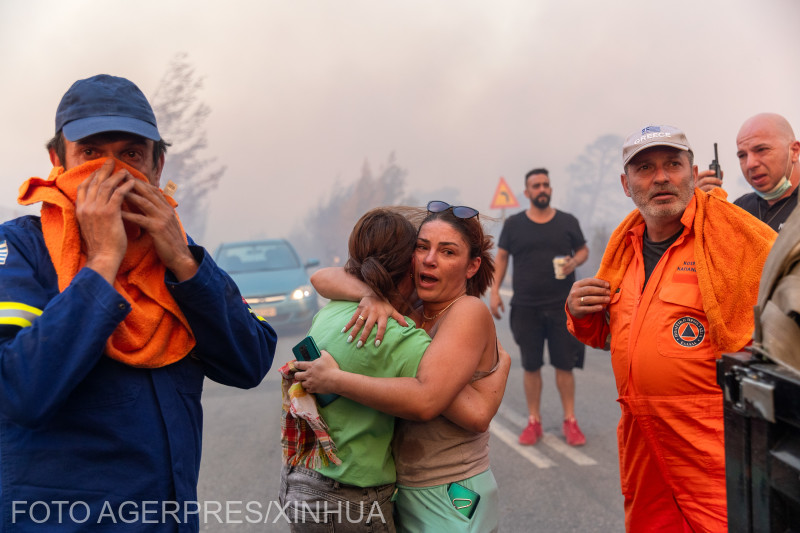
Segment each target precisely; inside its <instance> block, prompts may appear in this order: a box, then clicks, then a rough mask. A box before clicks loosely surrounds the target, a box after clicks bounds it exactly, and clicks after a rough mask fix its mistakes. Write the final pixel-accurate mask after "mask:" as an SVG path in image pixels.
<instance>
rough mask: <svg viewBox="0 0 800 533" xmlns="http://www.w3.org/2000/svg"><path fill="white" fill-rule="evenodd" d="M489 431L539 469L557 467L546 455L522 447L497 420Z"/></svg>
mask: <svg viewBox="0 0 800 533" xmlns="http://www.w3.org/2000/svg"><path fill="white" fill-rule="evenodd" d="M489 431H491V432H492V435H494V436H495V437H497V438H498V439H500V440H501V441H503V442H505V443H506V444H508V446H509V447H511V448H512V449H513V450H514V451H516V452H517V453H518V454H520V455H521V456H522V457H524V458H525V459H527V460H528V461H530V462H531V463H533V464H534V465H535V466H537V467H539V468H550V467H551V466H556V463H554V462H553V461H551V460H550V459H549V458H548V457H547V456H546V455H544V454H543V453H541V452H539V451H537V450H536V449H535V448H533V447H531V446H522V445H521V444H520V443H519V442H518V441H517V436H516V435H515V434H514V433H513V432H512V431H511V430H510V429H508V428H507V427H505V426H504V425H502V424H501V423H499V422H498V421H497V420H492V423H491V424H489Z"/></svg>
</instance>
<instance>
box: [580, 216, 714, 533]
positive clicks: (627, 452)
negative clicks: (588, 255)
mask: <svg viewBox="0 0 800 533" xmlns="http://www.w3.org/2000/svg"><path fill="white" fill-rule="evenodd" d="M694 215H695V202H691V203H690V204H689V206H688V207H687V209H686V211H685V212H684V215H683V217H682V219H681V222H683V224H684V226H685V227H684V231H683V233H682V234H681V236H680V237H678V239H677V240H676V241H675V243H673V245H672V246H671V247H670V248H669V249H668V250H667V251H666V252H665V253H664V255H663V256H662V257H661V260H660V261H659V262H658V265H657V266H656V268H655V270H654V271H653V273H652V274H651V276H650V278H649V280H648V283H647V286H646V287H644V290H643V285H644V260H643V256H642V235H643V233H644V224H640V225H638V226H635V227H633V228H632V229H631V230H630V231H629V232H628V234H627V237H626V240H625V243H624V245H625V246H632V247H633V248H634V251H635V254H634V258H633V260H632V261H631V263H630V265H629V266H628V269H627V271H626V272H625V274H624V277H623V279H622V282H621V284H620V288H619V290H618V291H616V292H615V294H613V295H612V299H611V302H610V304H609V305H608V313H609V315H608V316H609V318H608V321H607V320H606V316H605V314H604V313H593V314H591V315H588V316H586V317H584V318H583V319H580V320H578V319H575V318H574V317H572V316H571V315H569V312H568V313H567V314H568V317H567V325H568V328H569V330H570V332H572V334H573V335H575V336H576V337H577V338H578V339H579V340H581V341H582V342H584V343H585V344H589V345H592V346H596V347H601V346H604V345H605V343H606V338H607V336H608V334H609V333H610V334H611V339H610V344H611V362H612V366H613V368H614V376H615V378H616V382H617V391H618V393H619V399H618V400H617V401H618V402H619V403H620V406H621V408H622V417H621V419H620V423H619V426H618V428H617V440H618V444H619V464H620V477H621V482H622V493H623V495H624V496H625V526H626V529H627V531H629V532H640V531H658V532H673V531H674V532H684V531H695V532H700V531H714V532H716V531H727V512H726V498H725V446H724V422H723V411H722V407H723V401H722V392H721V390H720V388H719V386H718V385H717V383H716V374H715V372H716V370H715V359H716V357H715V354H716V353H719V352H720V350H719V349H717V348H716V347H715V346H714V345H713V343H712V340H711V336H710V335H709V331H708V328H709V325H708V319H707V318H706V314H705V312H704V311H703V304H702V300H701V295H700V288H699V285H698V281H697V273H696V270H695V258H694V239H695V237H694V231H693V230H692V222H693V220H694Z"/></svg>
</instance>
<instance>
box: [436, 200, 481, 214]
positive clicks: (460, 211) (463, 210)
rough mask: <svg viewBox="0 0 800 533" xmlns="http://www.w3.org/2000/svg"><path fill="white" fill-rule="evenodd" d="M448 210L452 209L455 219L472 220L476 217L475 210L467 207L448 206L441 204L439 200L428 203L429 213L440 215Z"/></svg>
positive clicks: (444, 203)
mask: <svg viewBox="0 0 800 533" xmlns="http://www.w3.org/2000/svg"><path fill="white" fill-rule="evenodd" d="M448 209H452V210H453V215H454V216H455V217H457V218H472V217H476V216H478V210H477V209H473V208H472V207H467V206H465V205H450V204H448V203H447V202H442V201H441V200H432V201H430V202H428V212H429V213H441V212H442V211H447V210H448Z"/></svg>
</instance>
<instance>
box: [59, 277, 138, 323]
mask: <svg viewBox="0 0 800 533" xmlns="http://www.w3.org/2000/svg"><path fill="white" fill-rule="evenodd" d="M70 287H72V289H73V290H76V291H80V292H81V293H82V294H84V295H85V296H86V297H87V299H91V300H94V301H95V302H96V303H97V307H98V308H100V309H104V310H105V311H106V312H107V313H108V315H109V316H110V317H111V318H114V319H118V322H121V321H122V320H123V319H124V318H125V317H126V316H127V315H128V313H130V311H131V304H129V303H128V301H127V300H126V299H125V298H123V297H122V295H121V294H120V293H119V292H117V290H116V289H115V288H114V287H113V286H112V285H111V284H109V283H108V282H107V281H106V280H105V279H104V278H103V276H101V275H100V274H98V273H97V272H95V271H94V270H92V269H91V268H82V269H80V271H78V273H77V274H76V275H75V277H74V278H72V282H71V283H70Z"/></svg>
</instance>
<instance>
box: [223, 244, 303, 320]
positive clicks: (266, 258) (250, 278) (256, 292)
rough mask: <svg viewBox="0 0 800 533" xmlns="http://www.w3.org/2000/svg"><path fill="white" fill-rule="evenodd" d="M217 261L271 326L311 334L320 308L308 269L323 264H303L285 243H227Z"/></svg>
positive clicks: (292, 249)
mask: <svg viewBox="0 0 800 533" xmlns="http://www.w3.org/2000/svg"><path fill="white" fill-rule="evenodd" d="M215 261H216V262H217V264H218V265H219V266H220V268H222V269H223V270H225V271H226V272H227V273H228V274H229V275H230V276H231V277H232V278H233V280H234V281H235V282H236V285H238V286H239V290H240V291H241V292H242V296H243V297H244V299H245V300H247V303H248V305H250V307H251V308H252V309H253V311H255V312H256V314H258V315H259V316H261V317H264V318H265V319H266V320H267V322H269V323H270V325H271V326H273V327H275V328H276V329H287V330H292V331H303V332H304V331H307V330H308V328H309V326H310V325H311V319H312V318H313V317H314V314H316V312H317V310H318V309H319V306H318V304H317V293H316V291H314V287H312V285H311V282H310V281H309V279H308V272H307V269H308V268H311V267H315V266H317V265H319V261H317V260H316V259H312V260H309V261H308V262H307V263H305V264H303V263H301V262H300V258H299V257H298V256H297V252H295V250H294V248H293V247H292V245H291V244H289V242H288V241H286V240H285V239H268V240H261V241H241V242H228V243H223V244H222V245H220V247H219V249H217V253H216V257H215Z"/></svg>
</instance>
